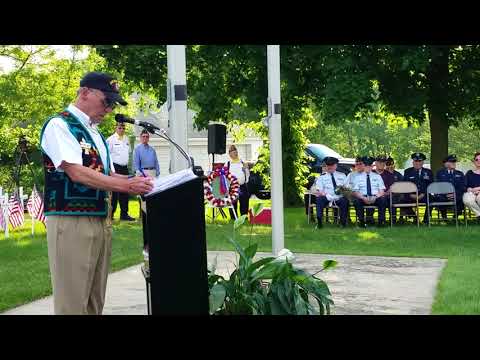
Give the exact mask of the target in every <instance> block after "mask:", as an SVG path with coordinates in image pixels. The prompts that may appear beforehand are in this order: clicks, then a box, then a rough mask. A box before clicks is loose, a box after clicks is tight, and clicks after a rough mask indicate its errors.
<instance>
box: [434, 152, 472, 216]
mask: <svg viewBox="0 0 480 360" xmlns="http://www.w3.org/2000/svg"><path fill="white" fill-rule="evenodd" d="M443 164H444V168H443V169H440V170H438V171H437V174H436V177H435V179H436V181H446V182H449V183H451V184H452V185H453V187H454V188H455V197H456V203H457V213H456V214H455V216H458V214H460V213H462V211H463V200H462V198H463V193H464V192H465V175H464V174H463V172H461V171H459V170H456V169H455V168H456V166H457V157H456V156H455V155H448V156H447V157H446V158H445V159H443ZM435 200H437V201H453V194H447V195H437V197H436V199H435ZM439 209H440V213H441V214H442V218H443V219H444V220H446V219H447V206H439Z"/></svg>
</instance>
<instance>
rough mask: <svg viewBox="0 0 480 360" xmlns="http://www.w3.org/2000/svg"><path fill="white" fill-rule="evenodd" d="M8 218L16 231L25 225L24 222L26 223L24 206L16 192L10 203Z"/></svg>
mask: <svg viewBox="0 0 480 360" xmlns="http://www.w3.org/2000/svg"><path fill="white" fill-rule="evenodd" d="M8 218H9V220H10V224H11V225H12V227H13V228H14V229H15V228H16V227H18V226H21V225H23V222H24V221H25V218H24V217H23V206H22V204H21V202H20V201H19V199H18V192H14V193H13V194H12V196H11V197H10V201H9V202H8Z"/></svg>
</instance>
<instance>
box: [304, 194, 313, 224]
mask: <svg viewBox="0 0 480 360" xmlns="http://www.w3.org/2000/svg"><path fill="white" fill-rule="evenodd" d="M304 195H307V196H308V209H307V224H310V214H311V213H312V209H316V204H312V196H315V194H314V193H313V192H312V191H310V190H307V191H305V194H304Z"/></svg>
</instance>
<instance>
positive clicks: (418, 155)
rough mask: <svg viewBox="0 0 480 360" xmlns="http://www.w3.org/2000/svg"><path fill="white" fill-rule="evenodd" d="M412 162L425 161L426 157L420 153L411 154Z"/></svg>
mask: <svg viewBox="0 0 480 360" xmlns="http://www.w3.org/2000/svg"><path fill="white" fill-rule="evenodd" d="M411 158H412V160H417V161H423V160H425V159H426V158H427V157H426V156H425V154H422V153H418V152H417V153H413V154H412V156H411Z"/></svg>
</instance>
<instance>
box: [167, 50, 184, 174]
mask: <svg viewBox="0 0 480 360" xmlns="http://www.w3.org/2000/svg"><path fill="white" fill-rule="evenodd" d="M167 65H168V81H167V87H168V88H167V95H168V123H169V135H170V137H171V138H172V139H173V140H174V141H175V142H176V143H177V144H178V145H180V147H182V148H183V149H184V150H185V151H186V152H187V153H188V139H187V115H188V113H187V73H186V61H185V45H167ZM187 164H188V163H187V161H186V160H185V158H184V157H183V156H182V154H181V153H180V152H179V151H178V150H177V149H176V148H175V147H174V146H173V145H172V144H170V173H174V172H177V171H179V170H182V169H185V168H186V167H187Z"/></svg>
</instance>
